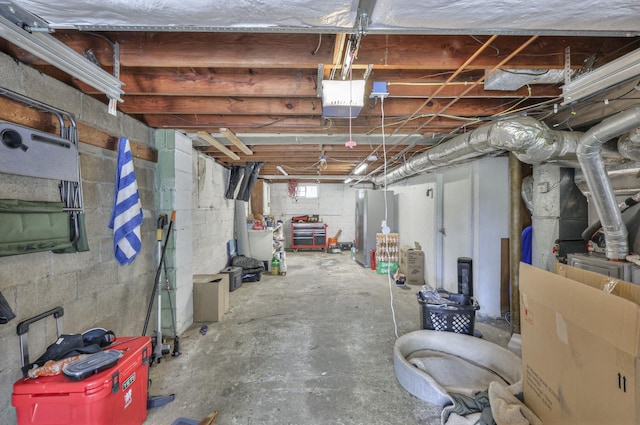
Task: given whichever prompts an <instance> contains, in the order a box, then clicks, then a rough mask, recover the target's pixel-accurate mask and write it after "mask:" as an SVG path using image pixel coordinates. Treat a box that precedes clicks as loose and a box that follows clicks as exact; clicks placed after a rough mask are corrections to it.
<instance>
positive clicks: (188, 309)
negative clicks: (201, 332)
mask: <svg viewBox="0 0 640 425" xmlns="http://www.w3.org/2000/svg"><path fill="white" fill-rule="evenodd" d="M156 147H157V149H158V172H157V182H156V183H157V189H158V191H157V197H156V205H157V208H158V215H159V214H162V213H164V214H167V216H168V217H171V214H172V211H175V213H176V216H175V221H174V223H173V228H172V234H171V237H170V239H169V242H168V245H167V250H166V252H165V261H166V263H167V273H168V275H169V282H170V285H171V287H172V289H173V291H172V293H171V296H172V303H173V307H174V309H175V310H174V314H175V321H176V328H177V330H178V333H180V332H182V331H184V330H185V329H186V328H187V327H189V326H190V325H191V323H193V300H192V295H191V293H192V289H193V282H192V274H193V273H192V270H193V259H192V258H193V256H192V253H193V245H192V235H193V215H192V211H191V197H192V194H191V192H192V190H191V185H192V172H193V171H192V151H193V148H192V146H191V140H190V139H189V138H188V137H186V136H185V135H184V134H181V133H178V132H175V131H169V130H161V131H158V132H157V133H156ZM157 218H158V217H156V219H157ZM167 232H168V228H167V229H166V230H165V239H166V233H167ZM158 260H159V259H158ZM158 260H156V261H158ZM163 288H164V283H163ZM162 294H163V299H162V302H161V304H162V310H163V312H162V326H163V334H171V332H172V331H173V330H172V329H171V328H172V323H171V315H170V314H171V312H170V310H169V309H170V304H169V300H168V298H167V292H166V291H163V292H162ZM156 308H157V306H156ZM156 311H157V310H156ZM154 323H155V326H157V320H156V321H154Z"/></svg>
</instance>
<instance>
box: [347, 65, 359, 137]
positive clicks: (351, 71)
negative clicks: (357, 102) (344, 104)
mask: <svg viewBox="0 0 640 425" xmlns="http://www.w3.org/2000/svg"><path fill="white" fill-rule="evenodd" d="M349 54H352V53H351V52H350V53H349ZM352 84H353V68H349V140H348V141H347V142H346V143H345V144H344V145H345V146H346V147H348V148H349V149H353V148H355V147H356V146H357V145H358V144H357V143H356V142H355V141H354V140H353V134H352V131H351V121H352V120H353V117H352V108H351V105H353V90H352V87H351V85H352Z"/></svg>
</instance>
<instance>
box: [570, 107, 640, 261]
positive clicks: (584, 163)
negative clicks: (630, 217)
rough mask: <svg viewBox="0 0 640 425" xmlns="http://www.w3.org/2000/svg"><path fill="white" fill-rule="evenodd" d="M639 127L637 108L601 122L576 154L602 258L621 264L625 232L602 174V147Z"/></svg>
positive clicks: (626, 244)
mask: <svg viewBox="0 0 640 425" xmlns="http://www.w3.org/2000/svg"><path fill="white" fill-rule="evenodd" d="M639 126H640V107H636V108H633V109H630V110H627V111H624V112H621V113H619V114H617V115H614V116H612V117H610V118H607V119H605V120H603V121H602V122H601V123H600V124H598V125H596V126H594V127H593V128H591V129H590V130H589V131H587V132H586V133H584V135H583V136H582V137H581V138H580V141H579V143H578V149H577V150H576V153H577V155H578V161H579V162H580V166H581V167H582V171H583V173H584V177H585V180H586V182H587V186H588V188H589V191H590V193H591V199H592V200H593V202H594V205H595V207H596V211H597V212H598V217H600V222H601V224H602V229H603V230H604V234H605V241H606V252H605V254H606V256H607V258H609V259H612V260H624V259H625V258H626V256H627V254H629V241H628V234H627V228H626V226H625V225H624V223H623V221H622V215H621V213H620V209H619V208H618V203H617V202H616V198H615V193H614V191H613V187H612V185H611V182H610V180H609V178H608V176H607V172H606V170H605V164H604V159H603V157H602V149H601V147H602V144H603V143H605V142H607V141H609V140H611V139H613V138H615V137H618V136H620V135H622V134H624V133H627V132H629V131H631V130H634V129H635V128H637V127H639Z"/></svg>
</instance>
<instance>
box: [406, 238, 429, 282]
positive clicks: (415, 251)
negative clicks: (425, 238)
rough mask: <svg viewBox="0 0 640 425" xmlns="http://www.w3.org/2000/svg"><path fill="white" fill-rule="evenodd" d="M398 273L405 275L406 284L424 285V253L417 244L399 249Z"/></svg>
mask: <svg viewBox="0 0 640 425" xmlns="http://www.w3.org/2000/svg"><path fill="white" fill-rule="evenodd" d="M400 273H402V274H403V275H405V277H406V283H408V284H412V285H423V284H424V252H423V251H422V250H421V249H420V245H419V244H417V243H416V246H415V247H411V246H403V247H402V248H400Z"/></svg>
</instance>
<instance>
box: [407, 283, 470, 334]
mask: <svg viewBox="0 0 640 425" xmlns="http://www.w3.org/2000/svg"><path fill="white" fill-rule="evenodd" d="M441 295H443V298H447V299H448V301H445V302H444V303H430V302H426V301H424V300H422V299H420V297H418V304H419V305H420V320H421V322H422V329H429V330H433V331H444V332H454V333H460V334H467V335H472V336H473V335H474V328H475V323H476V310H478V309H479V308H480V306H479V305H478V303H477V301H476V300H475V298H473V297H469V296H467V295H463V294H452V293H448V292H442V293H441Z"/></svg>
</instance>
